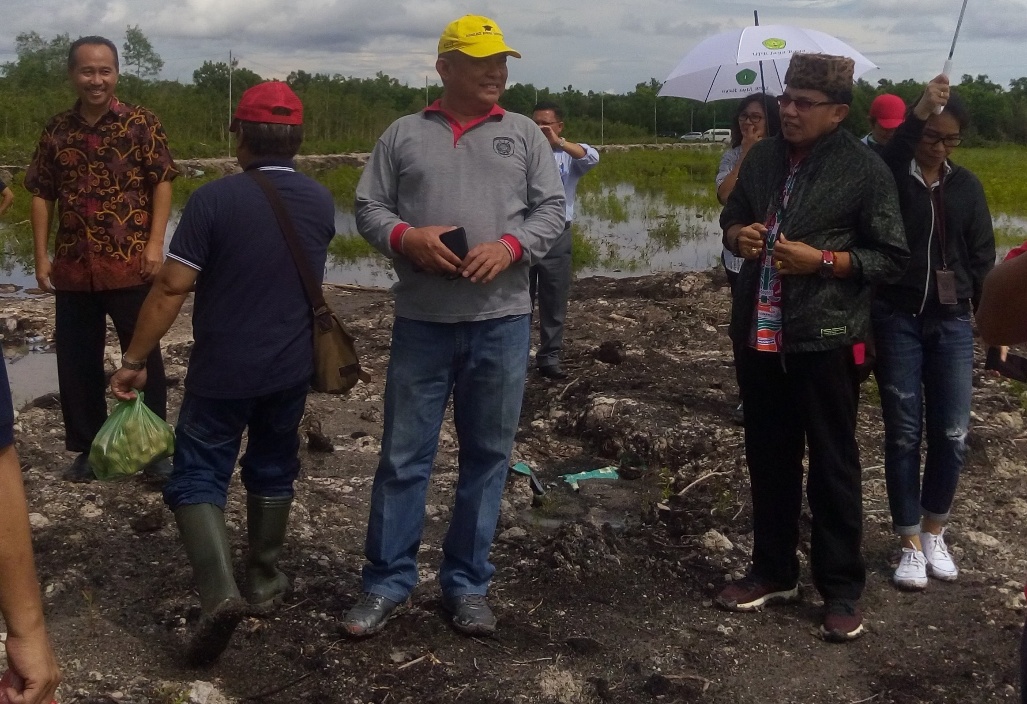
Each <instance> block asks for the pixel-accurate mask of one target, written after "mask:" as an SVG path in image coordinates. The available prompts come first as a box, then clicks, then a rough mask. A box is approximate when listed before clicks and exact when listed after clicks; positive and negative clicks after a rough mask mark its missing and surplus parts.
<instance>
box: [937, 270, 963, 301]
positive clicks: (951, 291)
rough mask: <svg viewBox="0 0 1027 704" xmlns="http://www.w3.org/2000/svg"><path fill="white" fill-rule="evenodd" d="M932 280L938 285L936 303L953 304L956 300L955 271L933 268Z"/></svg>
mask: <svg viewBox="0 0 1027 704" xmlns="http://www.w3.org/2000/svg"><path fill="white" fill-rule="evenodd" d="M934 282H935V283H936V284H937V286H938V303H941V304H942V305H945V306H954V305H956V303H958V302H959V301H958V300H956V272H954V271H953V270H952V269H935V270H934Z"/></svg>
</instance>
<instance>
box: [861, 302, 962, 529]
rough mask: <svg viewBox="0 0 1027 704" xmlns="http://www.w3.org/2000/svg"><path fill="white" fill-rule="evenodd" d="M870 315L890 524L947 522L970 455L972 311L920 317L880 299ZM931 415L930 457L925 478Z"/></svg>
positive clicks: (916, 526) (906, 525)
mask: <svg viewBox="0 0 1027 704" xmlns="http://www.w3.org/2000/svg"><path fill="white" fill-rule="evenodd" d="M872 321H873V326H874V341H875V343H876V345H877V365H876V367H875V369H874V374H875V375H876V377H877V386H878V388H879V390H880V393H881V412H882V415H883V416H884V469H885V478H886V480H887V486H888V504H889V507H890V508H891V515H892V524H893V526H894V528H895V532H896V533H898V534H899V535H903V536H909V535H916V534H917V533H918V532H919V530H920V518H921V516H925V517H927V518H931V519H933V520H936V521H939V522H941V523H945V522H946V521H947V520H948V517H949V510H950V509H951V507H952V499H953V497H954V496H955V494H956V486H957V485H958V484H959V473H960V472H961V471H962V469H963V461H964V459H965V457H966V435H967V428H968V426H969V423H970V396H971V392H972V373H973V329H972V327H971V323H970V314H969V313H967V314H966V315H961V316H942V315H930V314H928V315H923V316H916V315H911V314H908V313H903V312H901V311H898V310H895V309H894V308H893V307H892V306H891V305H890V304H888V303H885V302H884V301H874V304H873V308H872ZM925 418H926V425H927V459H926V461H925V462H924V472H923V481H922V483H921V477H920V445H921V442H922V440H923V428H924V419H925Z"/></svg>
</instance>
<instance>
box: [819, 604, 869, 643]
mask: <svg viewBox="0 0 1027 704" xmlns="http://www.w3.org/2000/svg"><path fill="white" fill-rule="evenodd" d="M863 633H864V629H863V614H862V613H861V612H860V610H859V607H858V606H856V602H854V601H848V600H846V599H832V600H830V601H828V602H827V603H826V604H825V605H824V625H822V626H821V627H820V637H821V638H823V639H824V640H826V641H829V642H831V643H847V642H848V641H850V640H856V639H857V638H859V637H860V636H861V635H863Z"/></svg>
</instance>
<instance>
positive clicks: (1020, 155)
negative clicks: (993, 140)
mask: <svg viewBox="0 0 1027 704" xmlns="http://www.w3.org/2000/svg"><path fill="white" fill-rule="evenodd" d="M952 161H953V162H955V163H957V164H959V165H960V166H965V167H966V168H968V169H970V170H971V171H973V172H974V174H976V176H977V178H979V179H980V180H981V184H982V185H983V186H984V195H985V197H986V198H987V199H988V208H990V209H991V214H992V215H997V214H999V213H1002V214H1005V215H1013V216H1017V217H1024V216H1027V172H1025V171H1024V168H1023V165H1024V164H1025V163H1027V147H1022V146H1019V145H1012V144H1007V145H1003V146H1001V147H975V148H967V149H956V150H955V151H954V152H953V153H952ZM1024 239H1027V237H1021V238H1020V239H1019V240H1017V244H1019V243H1020V242H1023V240H1024Z"/></svg>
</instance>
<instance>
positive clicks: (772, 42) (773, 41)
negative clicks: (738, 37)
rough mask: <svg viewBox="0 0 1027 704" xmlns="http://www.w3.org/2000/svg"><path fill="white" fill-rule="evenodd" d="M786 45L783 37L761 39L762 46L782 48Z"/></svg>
mask: <svg viewBox="0 0 1027 704" xmlns="http://www.w3.org/2000/svg"><path fill="white" fill-rule="evenodd" d="M787 45H788V42H786V41H785V40H784V39H777V38H776V37H770V38H769V39H764V40H763V46H765V47H767V48H768V49H784V48H785V47H786V46H787Z"/></svg>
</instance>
